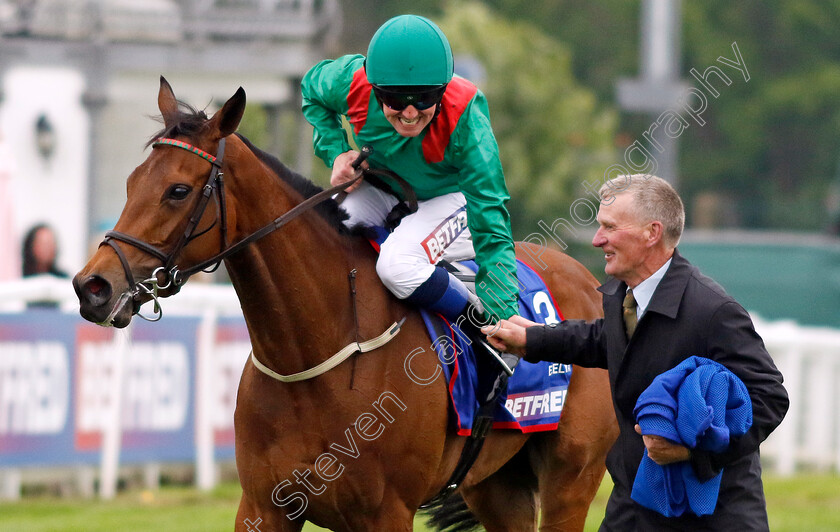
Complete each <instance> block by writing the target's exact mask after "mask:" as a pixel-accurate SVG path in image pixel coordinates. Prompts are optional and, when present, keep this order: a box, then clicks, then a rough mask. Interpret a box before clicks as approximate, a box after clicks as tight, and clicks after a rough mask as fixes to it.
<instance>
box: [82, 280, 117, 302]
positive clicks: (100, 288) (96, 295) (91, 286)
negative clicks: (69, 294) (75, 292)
mask: <svg viewBox="0 0 840 532" xmlns="http://www.w3.org/2000/svg"><path fill="white" fill-rule="evenodd" d="M81 296H82V297H84V298H85V300H86V301H87V302H88V303H90V304H91V305H94V306H97V307H98V306H102V305H104V304H105V303H107V302H108V301H110V300H111V283H109V282H108V281H106V280H105V279H104V278H102V277H100V276H98V275H91V276H90V277H88V278H87V279H86V280H85V282H84V283H82V287H81Z"/></svg>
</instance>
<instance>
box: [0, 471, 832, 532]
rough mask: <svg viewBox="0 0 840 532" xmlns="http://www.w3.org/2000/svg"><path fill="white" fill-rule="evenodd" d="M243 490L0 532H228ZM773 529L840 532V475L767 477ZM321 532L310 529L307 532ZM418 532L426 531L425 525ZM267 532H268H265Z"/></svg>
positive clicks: (2, 511)
mask: <svg viewBox="0 0 840 532" xmlns="http://www.w3.org/2000/svg"><path fill="white" fill-rule="evenodd" d="M609 489H610V486H609V481H608V480H607V481H605V482H604V484H603V485H602V486H601V489H600V490H599V492H598V495H597V496H596V498H595V502H594V503H593V505H592V507H591V509H590V512H589V519H588V520H587V526H586V530H587V531H589V530H597V529H598V524H599V523H600V520H601V518H602V517H603V515H604V507H605V505H606V501H607V496H608V495H609ZM239 493H240V491H239V486H238V485H236V484H224V485H222V486H220V487H219V488H217V489H216V490H214V491H212V492H210V493H200V492H197V491H196V490H193V489H190V488H181V487H166V488H163V489H161V490H160V491H157V492H154V493H152V492H148V491H129V492H125V493H121V494H120V495H119V496H118V497H117V498H116V499H115V500H113V501H108V502H101V501H98V500H95V499H94V500H83V499H75V498H56V497H51V496H49V497H48V496H38V497H26V498H24V499H23V500H22V501H19V502H15V503H2V504H0V530H3V531H6V530H9V531H11V530H14V531H16V532H76V531H78V532H115V531H119V532H123V531H125V532H135V531H136V532H146V531H148V532H166V531H170V530H172V531H177V532H193V531H194V532H213V531H230V530H232V529H233V522H234V518H235V516H236V507H237V504H238V501H239ZM765 493H766V496H767V509H768V513H769V515H770V529H771V530H773V531H774V532H787V531H790V532H794V531H795V532H799V531H801V530H808V531H809V532H822V531H825V532H828V531H832V532H833V531H836V530H840V476H837V475H800V476H796V477H793V478H778V477H766V478H765ZM317 530H322V529H320V528H318V527H315V526H312V525H307V526H306V527H305V528H304V531H306V532H315V531H317ZM415 530H417V531H418V532H426V531H427V529H426V528H425V527H424V526H423V524H422V520H421V519H418V520H417V521H416V527H415ZM264 532H267V531H264Z"/></svg>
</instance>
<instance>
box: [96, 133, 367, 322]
mask: <svg viewBox="0 0 840 532" xmlns="http://www.w3.org/2000/svg"><path fill="white" fill-rule="evenodd" d="M225 141H226V139H224V138H223V139H221V140H220V141H219V148H218V151H217V152H216V155H215V157H214V156H213V155H210V154H209V153H207V152H205V151H203V150H201V149H199V148H196V147H195V146H192V145H191V144H188V143H186V142H183V141H180V140H176V139H170V138H159V139H157V140H156V141H155V142H153V143H152V147H153V148H157V147H159V146H174V147H176V148H181V149H184V150H187V151H189V152H191V153H194V154H196V155H198V156H199V157H201V158H203V159H205V160H207V161H208V162H210V164H211V165H212V167H211V169H210V175H209V176H208V177H207V182H206V183H205V185H204V188H203V189H202V192H201V197H200V198H199V200H198V203H197V204H196V206H195V208H194V209H193V212H192V214H191V215H190V217H189V222H188V223H187V226H186V228H185V229H184V232H183V233H182V234H181V237H180V238H179V239H178V242H177V243H176V244H175V246H174V247H173V248H172V250H171V251H169V252H168V253H167V252H165V251H163V250H161V249H160V248H158V247H156V246H153V245H151V244H149V243H147V242H145V241H143V240H141V239H139V238H137V237H134V236H131V235H129V234H126V233H123V232H120V231H108V232H107V233H105V239H104V240H103V241H102V242H101V243H100V244H99V245H100V247H101V246H104V245H107V246H110V247H111V248H112V249H113V250H114V251H115V252H116V254H117V257H119V259H120V263H121V264H122V267H123V271H124V272H125V277H126V280H127V281H128V286H129V289H128V291H126V292H125V293H124V294H123V295H122V296H121V297H130V298H131V299H132V301H133V302H134V309H133V313H134V314H137V315H138V316H140V317H141V318H143V319H145V320H148V321H157V320H159V319H160V318H161V317H163V311H162V309H161V306H160V302H159V301H158V292H159V291H160V290H170V289H171V290H172V291H173V293H177V292H178V291H179V290H180V289H181V287H182V286H183V285H184V283H186V282H187V280H188V279H189V278H190V276H192V275H193V274H195V273H197V272H200V271H205V272H213V271H215V270H216V269H217V268H218V267H219V265H220V264H221V263H222V261H223V260H224V259H225V258H227V257H229V256H231V255H233V254H234V253H236V252H238V251H240V250H241V249H242V248H244V247H245V246H247V245H248V244H250V243H252V242H254V241H256V240H259V239H260V238H262V237H264V236H266V235H268V234H269V233H271V232H273V231H275V230H277V229H280V228H281V227H283V226H284V225H286V224H287V223H289V222H290V221H292V220H293V219H294V218H296V217H297V216H299V215H301V214H303V213H304V212H306V211H307V210H309V209H311V208H312V207H314V206H316V205H318V204H319V203H321V202H323V201H325V200H327V199H329V198H330V197H332V196H333V195H335V194H336V193H339V192H341V191H343V190H344V189H346V188H348V187H350V186H351V185H353V184H354V183H356V182H357V181H358V180H359V179H361V178H362V173H361V172H359V173H358V175H357V176H356V177H355V178H354V179H352V180H351V181H347V182H345V183H342V184H340V185H338V186H335V187H332V188H330V189H327V190H322V191H321V192H319V193H317V194H315V195H313V196H311V197H310V198H308V199H306V200H304V201H303V202H301V203H299V204H298V205H295V206H294V207H292V208H291V209H290V210H289V211H287V212H286V213H284V214H283V215H281V216H280V217H278V218H276V219H274V220H273V221H272V222H271V223H269V224H267V225H265V226H263V227H261V228H260V229H258V230H256V231H255V232H253V233H251V234H250V235H248V236H246V237H245V238H243V239H242V240H240V241H239V242H236V243H235V244H232V245H230V246H228V243H227V209H226V205H225V191H224V172H222V167H223V165H224V155H225ZM372 151H373V150H371V149H370V148H369V147H367V146H366V147H364V148H362V150H361V154H360V155H359V157H358V158H357V159H356V161H354V162H353V167H354V168H356V169H357V170H358V169H359V166H360V165H361V163H362V162H363V161H364V160H365V159H367V157H369V156H370V154H371V153H372ZM211 196H215V198H216V205H217V212H216V220H214V222H213V223H212V224H211V225H210V226H209V227H207V229H204V230H202V231H200V232H198V233H196V232H195V231H196V228H197V227H198V223H199V222H200V221H201V218H202V217H203V216H204V211H205V209H206V208H207V204H208V203H209V202H210V197H211ZM217 223H219V224H220V226H221V227H220V234H221V236H220V240H221V242H220V247H219V249H220V251H219V253H217V254H216V255H214V256H212V257H210V258H208V259H206V260H204V261H202V262H200V263H198V264H196V265H195V266H192V267H190V268H186V269H183V270H181V269H180V268H179V267H178V265H177V264H176V263H175V260H176V257H177V256H178V254H179V253H180V252H181V251H182V250H183V249H184V248H185V247H186V246H187V245H188V244H189V243H190V242H192V241H193V240H195V239H196V238H198V237H199V236H201V235H203V234H205V233H207V232H208V231H210V230H211V229H212V228H213V227H215V225H216V224H217ZM118 242H123V243H125V244H129V245H131V246H133V247H135V248H137V249H139V250H141V251H144V252H145V253H148V254H149V255H152V256H153V257H155V258H157V259H158V260H160V262H161V264H162V265H161V266H159V267H158V268H156V269H155V270H154V271H153V272H152V275H151V276H150V277H149V278H148V279H145V280H143V281H140V282H136V281H135V280H134V275H133V274H132V273H131V266H130V265H129V263H128V259H127V258H126V256H125V253H123V251H122V249H121V248H120V245H119V244H118ZM144 295H145V296H150V297H151V298H152V300H154V302H155V303H154V315H152V316H144V315H143V314H141V313H140V304H141V303H142V302H141V301H140V297H141V296H144ZM119 308H120V305H118V304H117V305H115V306H114V309H113V310H112V315H111V316H109V317H108V318H107V319H106V320H105V321H106V322H110V321H111V320H112V319H113V317H114V316H113V314H115V313H116V312H117V311H118V310H119Z"/></svg>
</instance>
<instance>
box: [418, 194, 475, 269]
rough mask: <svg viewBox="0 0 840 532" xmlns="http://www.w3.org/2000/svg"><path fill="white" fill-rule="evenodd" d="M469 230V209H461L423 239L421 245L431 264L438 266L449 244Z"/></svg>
mask: <svg viewBox="0 0 840 532" xmlns="http://www.w3.org/2000/svg"><path fill="white" fill-rule="evenodd" d="M466 228H467V208H466V207H461V208H460V209H458V210H457V211H455V212H453V213H452V214H451V215H450V216H449V217H448V218H446V219H445V220H443V221H442V222H441V223H440V225H438V226H437V227H435V229H434V231H432V232H431V233H429V236H427V237H426V238H424V239H423V241H422V242H421V243H420V244H421V245H422V246H423V249H424V250H425V251H426V255H427V256H428V257H429V262H430V263H431V264H437V261H438V260H440V258H441V257H442V256H443V253H444V252H445V251H446V248H448V247H449V244H451V243H452V242H454V241H455V239H456V238H458V237H459V236H460V235H461V233H463V232H464V229H466Z"/></svg>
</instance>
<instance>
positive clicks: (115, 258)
mask: <svg viewBox="0 0 840 532" xmlns="http://www.w3.org/2000/svg"><path fill="white" fill-rule="evenodd" d="M158 107H159V109H160V113H161V117H162V119H163V124H164V129H163V130H162V131H161V132H160V133H159V134H157V135H155V137H154V138H153V140H151V141H150V142H149V145H151V146H152V150H151V153H150V154H149V156H148V157H147V158H146V160H145V161H144V162H143V163H142V164H141V165H140V166H138V167H137V168H136V169H135V170H134V171H133V172H132V173H131V175H130V176H129V177H128V180H127V198H126V204H125V207H124V208H123V211H122V213H121V215H120V218H119V220H118V221H117V224H116V226H115V227H114V230H113V231H109V232H108V233H106V237H105V240H103V242H102V243H101V244H100V246H99V249H98V250H97V252H96V253H95V254H94V255H93V257H92V258H91V259H90V261H88V263H87V264H86V265H85V267H84V268H83V269H82V270H81V271H80V272H79V273H78V274H76V276H75V277H74V279H73V286H74V288H75V290H76V294H77V295H78V297H79V302H80V312H81V315H82V317H84V318H85V319H87V320H89V321H92V322H95V323H99V324H101V325H106V326H114V327H125V326H127V325H128V324H129V322H130V321H131V318H132V316H134V315H135V314H137V313H138V312H139V310H140V306H141V305H142V304H143V303H145V302H147V301H150V300H152V299H154V300H155V305H156V311H158V312H159V307H158V306H157V297H166V296H169V295H172V294H174V293H176V292H177V291H178V289H179V288H180V286H181V285H182V284H183V283H184V282H185V281H186V278H188V277H189V275H188V274H185V272H189V273H194V272H193V271H192V269H193V267H194V266H196V265H200V264H201V263H202V262H203V261H205V260H207V259H208V258H209V257H213V256H214V255H215V254H217V253H219V252H220V251H221V250H223V249H224V248H225V246H226V244H227V243H226V240H227V231H228V230H229V228H228V213H227V212H226V208H225V193H224V189H223V183H224V181H223V173H222V171H221V170H222V166H223V165H224V158H223V156H224V146H225V138H226V137H228V135H231V134H232V133H233V132H234V131H236V129H237V127H238V126H239V122H240V120H241V119H242V114H243V112H244V110H245V91H244V90H243V89H242V88H241V87H240V88H239V90H237V91H236V94H234V95H233V96H232V97H231V98H230V99H229V100H228V101H227V102H226V103H225V104H224V106H222V108H221V109H220V110H219V111H218V112H217V113H215V114H214V115H213V117H212V118H207V116H206V115H204V113H203V112H195V111H194V110H192V109H190V110H191V111H192V112H190V113H187V112H184V111H183V110H182V109H183V108H185V107H188V106H185V105H184V104H182V103H180V102H179V101H178V100H177V99H176V98H175V94H174V93H173V91H172V87H171V86H170V85H169V83H168V82H167V81H166V80H165V79H164V78H163V77H161V78H160V91H159V93H158ZM208 176H209V177H208ZM212 204H215V205H212ZM231 218H233V217H232V216H231ZM141 316H142V315H141Z"/></svg>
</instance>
